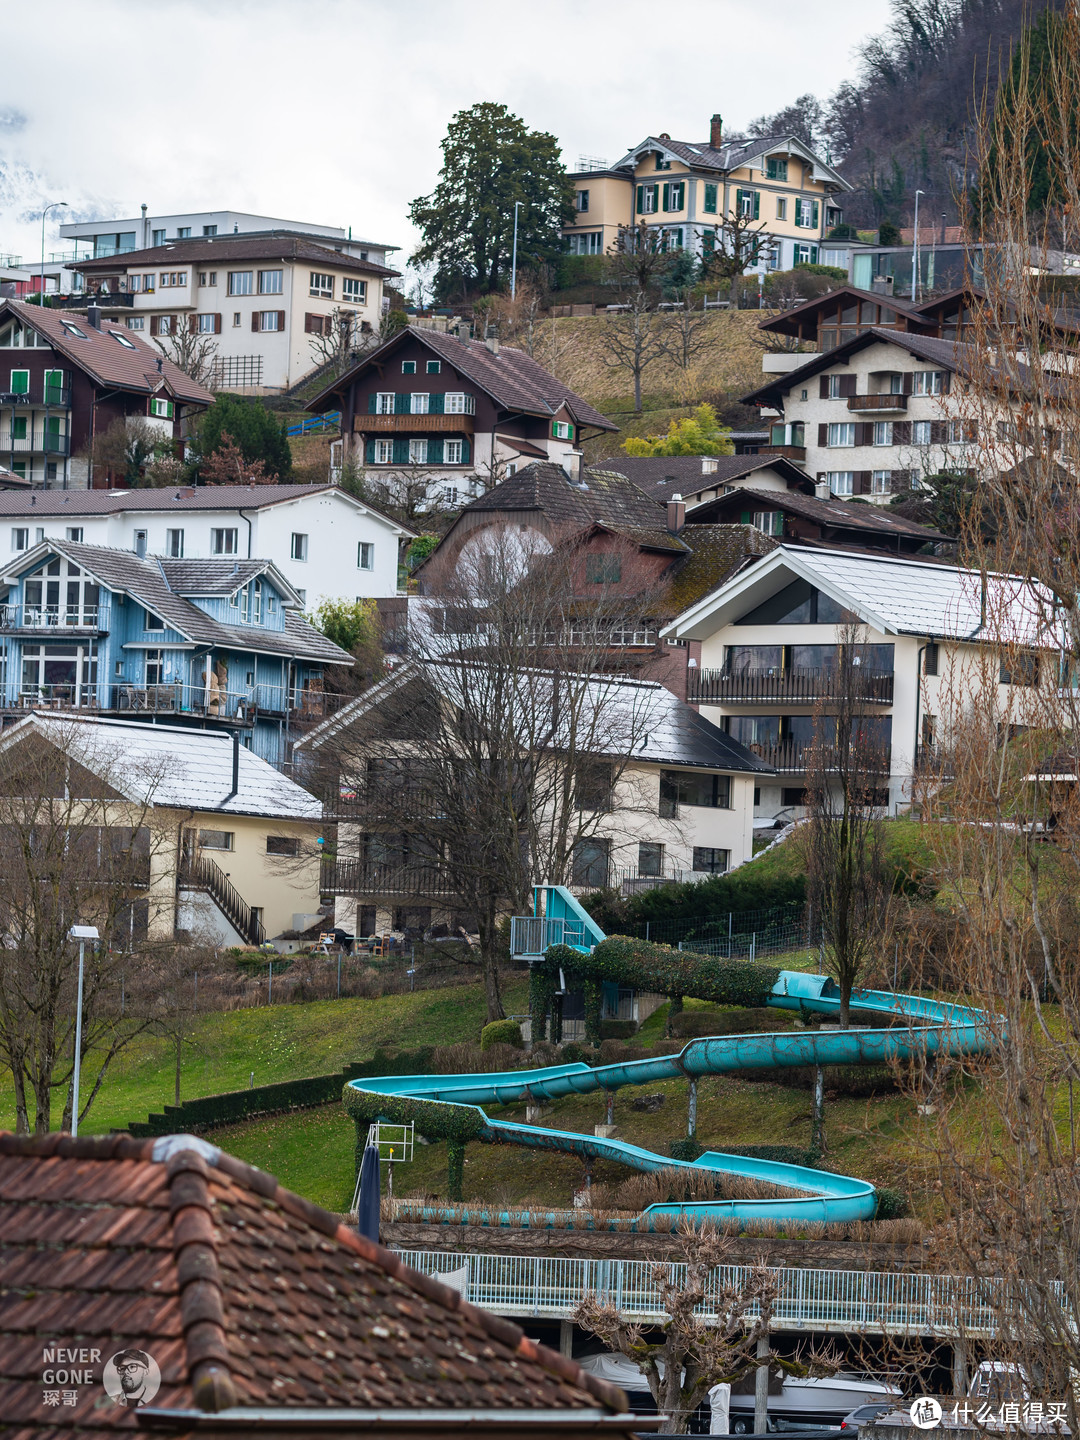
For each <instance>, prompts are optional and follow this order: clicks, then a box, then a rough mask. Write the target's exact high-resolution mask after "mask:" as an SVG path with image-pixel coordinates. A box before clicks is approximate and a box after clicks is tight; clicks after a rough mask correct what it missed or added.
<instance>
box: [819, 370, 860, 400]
mask: <svg viewBox="0 0 1080 1440" xmlns="http://www.w3.org/2000/svg"><path fill="white" fill-rule="evenodd" d="M824 378H825V379H826V380H827V381H828V390H829V399H830V400H845V399H846V398H847V397H848V396H849V395H854V394H855V376H854V375H827V376H825V377H824Z"/></svg>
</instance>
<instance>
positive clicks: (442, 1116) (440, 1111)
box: [341, 1084, 486, 1141]
mask: <svg viewBox="0 0 1080 1440" xmlns="http://www.w3.org/2000/svg"><path fill="white" fill-rule="evenodd" d="M341 1103H342V1104H343V1105H344V1106H345V1109H346V1111H347V1112H348V1113H349V1114H350V1115H351V1116H352V1118H353V1119H354V1120H355V1121H356V1129H357V1136H358V1138H359V1134H360V1131H361V1130H362V1131H363V1133H364V1136H365V1138H366V1136H367V1129H368V1126H369V1125H372V1124H374V1122H375V1121H376V1120H388V1121H389V1122H390V1123H391V1124H392V1125H409V1124H413V1125H415V1126H416V1128H417V1130H418V1131H419V1132H420V1134H421V1135H426V1136H427V1138H428V1139H429V1140H460V1141H465V1140H477V1139H479V1137H480V1136H481V1135H482V1134H483V1132H484V1129H485V1128H486V1124H485V1121H484V1117H483V1116H482V1115H481V1114H480V1112H479V1110H477V1109H475V1108H474V1107H473V1106H471V1105H455V1104H453V1103H448V1102H445V1101H442V1100H417V1099H416V1098H415V1097H413V1096H412V1095H382V1094H379V1093H378V1092H377V1091H374V1090H358V1089H357V1088H356V1087H355V1086H354V1085H348V1084H347V1085H345V1086H343V1087H342V1091H341Z"/></svg>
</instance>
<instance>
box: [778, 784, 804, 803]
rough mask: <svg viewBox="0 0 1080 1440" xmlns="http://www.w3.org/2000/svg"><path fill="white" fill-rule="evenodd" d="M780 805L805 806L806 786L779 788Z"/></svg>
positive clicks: (784, 786)
mask: <svg viewBox="0 0 1080 1440" xmlns="http://www.w3.org/2000/svg"><path fill="white" fill-rule="evenodd" d="M780 804H781V805H805V804H806V786H805V785H783V786H781V788H780Z"/></svg>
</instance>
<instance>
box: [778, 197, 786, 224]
mask: <svg viewBox="0 0 1080 1440" xmlns="http://www.w3.org/2000/svg"><path fill="white" fill-rule="evenodd" d="M776 218H777V220H786V219H787V196H786V195H778V196H777V197H776Z"/></svg>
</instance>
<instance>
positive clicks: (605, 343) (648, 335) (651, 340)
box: [597, 290, 666, 415]
mask: <svg viewBox="0 0 1080 1440" xmlns="http://www.w3.org/2000/svg"><path fill="white" fill-rule="evenodd" d="M597 339H598V341H599V348H600V353H601V355H602V356H603V357H604V359H605V360H606V362H607V367H608V369H609V370H611V371H613V372H615V373H618V374H626V373H627V372H629V374H630V377H631V379H632V381H633V385H634V413H635V414H636V415H640V414H641V379H642V376H643V375H644V373H645V371H646V370H647V369H648V368H649V366H650V365H651V364H652V363H653V361H654V360H658V359H659V358H660V356H661V355H663V354H664V353H665V339H666V337H665V333H664V321H663V319H662V317H661V316H660V315H658V314H657V311H656V301H655V300H654V299H653V297H652V295H651V294H650V292H649V291H648V290H635V291H634V292H633V294H632V295H631V296H630V298H629V300H628V301H627V302H626V304H625V305H623V306H622V308H621V309H619V310H611V309H609V310H608V311H607V313H606V314H605V316H604V319H603V324H602V328H601V329H600V331H599V334H598V336H597Z"/></svg>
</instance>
